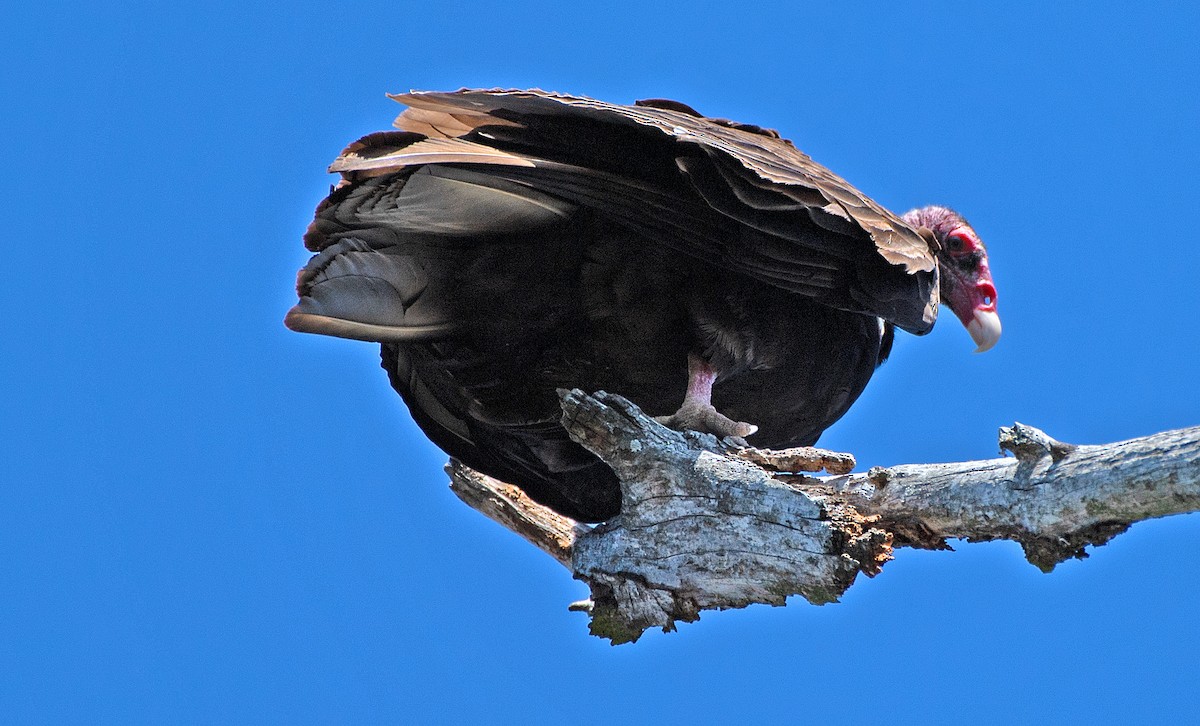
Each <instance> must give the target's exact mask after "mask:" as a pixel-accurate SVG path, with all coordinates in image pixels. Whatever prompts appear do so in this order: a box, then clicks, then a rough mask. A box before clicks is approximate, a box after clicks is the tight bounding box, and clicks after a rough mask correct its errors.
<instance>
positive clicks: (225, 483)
mask: <svg viewBox="0 0 1200 726" xmlns="http://www.w3.org/2000/svg"><path fill="white" fill-rule="evenodd" d="M29 5H31V4H25V6H24V7H21V8H15V7H14V8H10V9H9V10H7V11H6V13H5V14H6V19H5V22H4V26H5V27H4V28H2V29H0V40H3V42H2V43H0V98H3V104H2V113H0V144H2V148H3V163H4V167H5V173H4V181H3V184H4V192H3V200H4V210H5V225H4V227H3V229H4V241H3V246H2V247H0V249H2V251H3V263H2V264H3V280H2V281H0V310H2V315H3V318H2V319H3V343H2V344H0V345H2V346H3V355H2V356H0V381H3V388H2V389H0V390H2V396H0V447H2V448H0V720H3V721H12V722H59V723H63V722H75V723H100V722H107V723H138V722H155V723H163V722H209V723H214V722H229V723H236V722H240V723H311V722H318V723H349V722H359V723H362V722H391V723H403V722H408V723H422V722H451V723H452V722H475V723H517V722H522V723H527V722H533V723H538V722H544V723H568V722H573V721H593V720H595V721H599V720H609V719H612V720H618V719H619V720H627V721H633V722H636V721H640V720H648V719H655V720H656V721H658V722H663V723H670V722H675V721H685V722H688V723H697V722H716V721H724V722H733V721H735V720H736V721H742V722H750V721H764V720H766V719H768V718H770V719H773V720H775V721H777V722H778V721H781V720H784V722H808V721H814V722H815V721H826V720H829V719H836V720H837V721H838V722H843V721H850V720H853V721H870V720H887V721H894V722H898V723H914V722H922V723H939V722H970V723H1005V722H1011V721H1012V720H1013V719H1018V720H1023V719H1034V720H1039V721H1044V720H1050V719H1054V720H1057V721H1066V722H1076V721H1087V722H1092V723H1104V722H1129V721H1130V720H1131V719H1140V718H1150V719H1159V720H1161V719H1165V718H1179V719H1183V720H1187V719H1188V717H1189V714H1191V715H1192V716H1194V715H1195V710H1196V701H1195V698H1196V687H1197V682H1198V676H1200V665H1198V661H1197V655H1196V653H1197V651H1198V649H1200V633H1198V627H1200V626H1198V625H1197V618H1196V615H1195V610H1196V607H1197V594H1198V586H1200V564H1197V561H1196V558H1195V556H1194V552H1195V541H1196V538H1197V536H1200V518H1197V516H1196V515H1192V516H1179V517H1173V518H1169V519H1165V520H1159V521H1154V522H1148V523H1142V524H1138V525H1136V526H1134V527H1133V529H1132V530H1131V531H1130V532H1129V533H1127V534H1125V535H1122V536H1121V537H1119V538H1117V539H1116V540H1115V541H1113V542H1112V543H1111V544H1110V545H1108V546H1106V547H1103V548H1100V549H1098V550H1096V551H1095V552H1094V554H1093V556H1092V557H1091V559H1089V560H1087V561H1084V562H1075V561H1072V562H1069V563H1067V564H1065V565H1063V566H1061V567H1060V568H1059V569H1058V570H1057V571H1056V572H1055V573H1054V574H1052V575H1043V574H1042V573H1040V572H1038V571H1037V570H1036V569H1035V568H1033V567H1032V566H1030V565H1028V564H1026V563H1025V562H1024V561H1023V559H1022V557H1021V554H1020V551H1019V548H1018V547H1017V546H1016V545H1013V544H1010V543H994V544H977V545H969V544H965V543H961V544H960V545H959V548H958V549H959V551H957V552H955V553H946V552H939V553H929V552H916V551H908V550H905V551H901V552H900V553H899V555H898V557H897V559H896V560H895V561H894V562H892V563H891V564H889V565H888V566H887V567H886V568H885V570H884V572H883V574H882V575H881V576H880V577H878V578H876V579H874V580H863V581H860V582H859V583H858V584H857V585H856V586H855V587H853V588H852V589H851V590H850V591H849V593H848V594H847V595H846V597H845V598H844V601H843V602H842V603H841V604H836V605H829V606H825V607H820V608H817V607H812V606H809V605H807V604H806V603H804V602H802V601H799V600H793V602H792V603H791V604H790V605H789V606H788V607H787V608H767V607H755V608H751V609H749V610H743V611H731V612H723V613H706V614H705V615H704V616H703V619H702V620H701V621H700V622H699V623H695V624H691V625H684V626H682V627H681V628H680V631H679V632H677V633H674V634H670V635H663V634H661V633H658V632H653V633H650V634H648V635H647V636H646V637H645V638H644V639H643V640H642V641H641V642H639V643H638V644H636V645H633V646H623V647H620V648H612V647H610V646H609V645H607V643H606V642H604V641H600V640H597V639H594V638H591V637H589V636H588V635H587V634H586V622H585V617H584V616H582V615H579V614H576V613H569V612H567V610H566V605H567V604H568V603H569V602H571V601H572V600H575V599H578V598H580V597H582V596H584V595H585V590H584V588H583V586H582V585H581V584H580V583H577V582H575V581H573V580H572V579H571V578H570V577H569V576H568V575H567V573H566V572H565V571H564V570H562V569H561V568H560V567H559V566H558V565H557V564H555V563H554V562H552V561H551V560H550V559H549V558H547V557H546V556H544V555H542V554H541V553H540V552H538V551H536V550H534V549H533V548H532V547H529V546H527V545H526V544H524V543H523V542H522V541H520V540H518V539H517V538H516V537H515V536H513V535H511V534H510V533H508V532H506V531H504V530H502V529H501V528H500V527H498V526H497V525H494V524H492V523H491V522H489V521H487V520H486V519H484V518H483V517H481V516H480V515H478V514H476V513H475V512H473V511H472V510H469V509H468V508H466V507H465V506H463V505H462V504H460V503H459V502H458V501H457V500H456V499H455V498H454V496H453V495H452V494H451V493H450V492H449V490H448V489H447V487H446V477H445V476H444V474H443V473H442V471H441V466H442V464H443V463H444V460H445V457H444V456H443V455H442V454H441V453H440V452H438V451H437V450H436V449H435V448H433V447H432V446H431V445H430V444H428V443H427V442H425V441H424V440H423V439H422V437H421V436H420V435H419V433H418V432H417V430H416V428H415V426H414V425H413V424H412V422H411V421H410V419H409V417H408V415H407V413H406V412H405V410H404V408H403V406H402V405H401V403H400V401H399V400H398V399H397V398H396V397H395V396H394V395H393V394H392V392H391V391H390V389H389V388H388V385H387V381H386V378H385V376H384V374H383V372H382V371H380V370H379V369H378V363H377V353H376V349H375V346H372V345H368V344H363V343H355V342H350V341H340V340H329V339H322V338H318V337H311V336H301V335H296V334H293V333H289V332H288V331H286V330H285V329H284V328H283V326H282V324H281V322H280V321H281V319H282V316H283V314H284V312H285V311H286V310H287V308H288V307H289V306H290V305H291V303H292V300H293V290H292V283H293V280H294V277H293V276H294V272H295V270H296V269H297V268H299V267H300V266H301V265H303V264H304V262H305V260H306V258H307V253H306V252H305V251H304V250H303V248H302V247H301V245H300V235H301V233H302V231H303V229H304V226H305V225H306V224H307V222H308V220H309V218H310V215H311V211H312V208H313V207H314V206H315V205H316V203H317V202H318V201H319V200H320V199H321V198H322V197H323V196H324V194H325V193H326V191H327V190H328V185H329V183H330V182H331V179H330V178H329V177H327V176H326V175H325V173H324V167H325V165H326V164H328V163H329V161H331V160H332V158H333V157H334V155H335V154H336V153H337V152H338V151H339V150H340V149H341V147H342V146H343V145H344V144H345V143H346V142H348V141H350V140H352V139H354V138H356V137H357V136H359V135H361V134H364V133H367V132H370V131H375V130H379V129H384V128H387V127H388V126H389V124H390V122H391V119H392V117H393V116H394V114H395V113H396V112H397V111H398V110H399V107H398V106H396V105H395V104H393V103H392V102H390V101H388V100H387V99H386V98H385V97H384V95H383V94H384V92H385V91H401V90H406V89H408V88H423V89H453V88H457V87H459V86H464V85H465V86H509V87H526V86H540V87H543V88H547V89H553V90H561V91H569V92H574V93H582V94H588V95H593V96H597V97H601V98H604V99H607V100H613V101H625V102H629V101H632V100H633V99H636V98H641V97H650V96H659V97H662V96H665V97H675V98H679V99H682V100H685V101H687V102H689V103H691V104H693V105H694V106H695V107H697V108H698V109H700V110H701V111H703V112H705V113H708V114H711V115H719V116H728V117H733V118H737V119H741V120H745V121H751V122H755V123H759V124H762V125H766V126H771V127H776V128H779V129H781V130H782V131H783V132H784V133H785V135H786V136H788V137H790V138H792V139H794V140H795V141H796V142H797V143H798V145H799V146H800V147H801V148H803V149H805V150H806V151H808V152H809V153H810V154H811V155H812V156H814V157H815V158H816V159H817V160H818V161H821V162H823V163H825V164H826V165H828V166H830V167H832V168H833V169H834V170H835V171H837V172H838V173H840V174H842V175H843V176H845V177H847V178H848V179H850V181H851V182H852V183H854V184H855V185H856V186H858V187H859V188H860V189H862V190H864V191H866V192H867V193H868V194H871V195H873V196H874V197H875V198H876V199H878V200H879V201H880V202H881V203H883V204H885V205H887V206H889V207H891V208H893V209H896V210H900V211H902V210H904V209H907V208H908V207H910V206H915V205H918V204H924V203H929V202H943V203H949V204H952V205H954V206H956V207H957V208H959V209H961V210H962V211H963V212H964V213H965V214H967V215H968V217H969V218H970V219H971V220H972V221H973V223H974V224H975V226H976V227H977V228H978V230H979V231H980V233H981V234H982V235H983V237H984V239H985V240H986V241H987V242H988V243H989V246H990V249H991V253H992V268H993V270H994V273H995V277H996V282H997V284H998V286H999V289H1000V295H999V302H1000V310H1001V313H1002V315H1003V318H1004V323H1005V334H1004V339H1003V341H1002V342H1001V344H1000V345H999V346H998V347H997V348H996V349H995V350H994V351H993V352H991V353H989V354H987V355H985V356H973V355H971V354H970V350H971V347H972V346H971V344H970V341H969V339H968V338H967V336H966V334H965V332H964V331H963V330H962V329H961V327H960V326H958V325H957V324H955V322H954V320H953V318H952V317H950V316H947V317H946V320H945V321H944V322H945V324H943V325H941V326H939V327H938V329H937V330H936V331H935V332H934V333H933V334H932V335H931V336H929V337H927V338H924V339H915V338H912V337H908V336H905V337H903V338H902V339H901V340H900V341H899V343H898V345H897V349H896V352H895V354H894V356H893V360H892V361H891V362H890V363H888V364H887V366H885V368H884V369H883V370H882V371H881V372H880V373H879V374H878V375H877V376H876V378H875V380H874V381H873V382H872V384H871V386H870V387H869V389H868V391H867V393H866V394H865V395H864V396H863V398H862V400H861V401H860V403H859V404H858V405H857V406H856V407H855V408H854V409H853V410H852V411H851V413H850V414H849V415H848V416H847V417H846V418H845V419H844V421H842V422H841V423H839V424H838V425H837V426H836V427H835V428H833V429H832V430H830V431H829V433H828V435H827V436H826V438H825V439H824V440H823V443H825V444H827V445H828V446H830V447H833V448H838V449H845V450H850V451H854V452H855V453H857V454H858V456H859V460H860V462H862V464H863V465H864V466H869V465H874V464H894V463H902V462H930V461H946V460H963V459H970V458H987V457H991V456H993V455H995V454H996V445H995V436H996V428H997V427H998V426H1000V425H1003V424H1007V423H1010V422H1012V421H1013V420H1020V421H1023V422H1027V423H1031V424H1035V425H1038V426H1040V427H1042V428H1044V429H1046V430H1047V431H1048V432H1049V433H1051V434H1052V435H1054V436H1056V437H1058V438H1061V439H1063V440H1066V441H1072V442H1080V443H1099V442H1107V441H1113V440H1119V439H1124V438H1130V437H1134V436H1139V435H1144V434H1150V433H1154V432H1157V431H1161V430H1165V429H1169V428H1176V427H1182V426H1189V425H1196V424H1200V390H1198V388H1200V387H1198V385H1197V380H1196V373H1197V365H1198V363H1197V360H1198V355H1197V354H1198V353H1200V344H1198V342H1197V330H1196V310H1195V300H1196V294H1197V293H1196V269H1197V262H1198V261H1200V252H1198V251H1197V250H1198V246H1197V241H1196V225H1195V220H1196V219H1197V216H1198V213H1200V185H1198V184H1197V182H1196V169H1197V167H1198V165H1200V101H1198V98H1200V94H1198V93H1197V77H1198V74H1200V43H1197V40H1196V37H1197V29H1198V28H1200V17H1198V16H1197V11H1196V10H1194V9H1193V8H1194V7H1195V6H1194V4H1192V3H1182V2H1180V3H1155V4H1149V5H1145V6H1142V7H1136V8H1135V7H1134V5H1131V4H1129V3H1108V4H1104V3H1090V4H1084V3H1053V4H1051V3H1040V2H1037V3H1035V2H1009V3H1000V4H993V5H994V7H984V4H982V3H980V4H976V5H975V6H974V7H973V8H972V9H970V10H963V9H961V8H960V7H959V6H961V5H962V3H950V2H944V3H937V2H921V3H892V2H888V3H885V2H865V3H854V4H853V7H845V6H848V5H851V4H849V3H825V4H821V5H820V6H816V5H811V4H809V3H797V2H759V3H706V2H693V3H651V2H626V1H623V0H622V1H618V2H607V3H595V4H589V5H587V6H586V7H587V8H588V9H578V8H572V7H568V6H567V5H566V4H564V3H562V2H559V1H554V2H551V1H542V0H538V1H536V2H520V3H517V2H510V3H500V2H495V3H483V2H480V3H470V2H445V3H438V2H424V3H410V2H377V3H359V2H342V3H330V4H327V3H304V2H300V3H294V2H287V3H284V2H239V3H234V2H201V3H193V4H190V5H188V6H187V7H182V6H176V5H174V4H162V3H149V2H125V3H115V4H107V3H104V4H102V3H83V4H81V3H60V2H46V3H40V4H39V5H40V6H41V7H40V8H39V9H33V8H31V7H29ZM1051 6H1052V7H1051ZM581 7H582V6H581Z"/></svg>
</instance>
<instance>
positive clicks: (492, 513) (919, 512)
mask: <svg viewBox="0 0 1200 726" xmlns="http://www.w3.org/2000/svg"><path fill="white" fill-rule="evenodd" d="M561 394H562V396H561V397H562V404H563V425H564V426H565V427H566V429H567V431H568V432H569V433H570V435H571V437H572V438H573V439H575V440H576V441H578V442H579V443H580V444H582V445H583V446H585V447H587V448H588V449H589V450H591V451H592V452H594V453H595V454H596V455H597V456H599V457H600V458H601V459H603V460H604V461H605V462H606V463H608V464H609V465H610V466H612V468H613V470H614V471H616V473H617V476H618V477H619V478H620V479H621V482H622V495H623V496H622V509H621V515H620V516H618V517H617V518H615V519H613V520H611V521H609V522H606V523H605V524H602V525H598V526H596V527H591V528H589V527H587V526H584V525H580V524H576V523H575V522H572V521H571V520H569V519H565V518H563V517H560V516H559V515H557V514H554V513H553V512H550V511H549V510H547V509H545V508H544V507H541V506H539V505H537V504H535V503H533V502H532V501H530V500H529V499H528V498H527V497H525V496H524V495H523V494H522V493H521V492H520V490H518V489H516V488H515V487H511V486H509V485H507V484H502V483H500V482H496V481H495V480H492V479H489V478H488V477H486V476H483V475H481V474H479V473H477V472H474V471H472V470H470V469H468V468H466V467H464V466H462V465H460V464H457V463H452V464H451V466H450V467H449V469H448V471H449V473H450V475H451V479H452V485H451V486H452V488H453V489H454V491H455V492H456V493H457V494H458V495H459V497H460V498H462V499H463V500H464V501H465V502H467V504H469V505H470V506H472V507H474V508H476V509H478V510H480V511H481V512H483V513H484V514H486V515H488V516H489V517H491V518H492V519H494V520H496V521H498V522H500V523H501V524H503V525H504V526H505V527H507V528H509V529H512V530H513V531H515V532H517V533H519V534H521V535H522V536H523V537H525V538H526V539H527V540H529V541H530V542H533V543H534V544H535V545H537V546H538V547H540V548H541V549H543V550H544V551H546V552H547V553H549V554H550V555H552V556H554V557H555V558H556V559H558V561H559V562H561V563H563V564H564V565H565V566H567V567H568V568H569V569H570V570H571V571H572V573H573V574H574V575H575V577H576V578H578V579H580V580H583V581H584V582H586V583H587V584H588V586H589V587H590V588H591V593H592V597H591V600H590V601H585V602H584V603H577V604H576V605H574V606H573V607H574V608H575V609H584V610H588V611H589V612H590V614H591V617H592V621H591V631H592V633H593V634H595V635H599V636H602V637H606V638H609V639H611V640H612V642H613V643H623V642H631V641H634V640H636V639H637V638H638V637H639V636H640V635H641V633H642V632H643V631H644V630H646V629H647V628H651V627H662V628H663V629H665V630H670V629H672V628H673V625H674V623H675V622H676V621H679V620H682V621H685V622H686V621H692V620H696V619H698V618H699V616H700V611H702V610H710V609H726V608H739V607H745V606H746V605H749V604H751V603H770V604H773V605H782V604H784V602H785V600H786V599H787V597H788V596H790V595H794V594H799V595H802V596H803V597H804V598H805V599H806V600H808V601H809V602H811V603H815V604H823V603H827V602H833V601H836V600H837V598H838V597H839V596H841V594H842V593H843V592H845V591H846V589H847V588H848V587H850V585H851V584H853V583H854V580H855V578H856V577H857V576H858V573H860V572H862V573H864V574H866V575H869V576H874V575H875V574H877V573H878V572H879V571H880V568H881V567H882V566H883V565H884V563H886V562H887V561H888V560H890V559H891V557H892V549H893V548H894V547H899V546H907V547H921V548H935V549H944V548H946V547H947V545H946V539H947V538H966V539H968V540H971V541H985V540H995V539H1007V540H1014V541H1016V542H1019V543H1020V544H1021V546H1022V547H1023V548H1024V550H1025V555H1026V558H1027V559H1028V560H1029V561H1030V562H1032V563H1033V564H1034V565H1037V566H1038V567H1039V568H1041V569H1042V570H1044V571H1047V572H1048V571H1050V570H1052V569H1053V568H1054V566H1055V565H1056V564H1058V563H1059V562H1062V561H1064V560H1066V559H1069V558H1072V557H1078V558H1082V557H1085V556H1086V554H1085V552H1084V548H1085V547H1086V546H1087V545H1102V544H1104V543H1105V542H1107V541H1108V540H1109V539H1111V538H1112V537H1114V536H1116V535H1117V534H1120V533H1121V532H1123V531H1125V530H1126V529H1128V528H1129V526H1130V524H1132V523H1133V522H1137V521H1141V520H1144V519H1151V518H1154V517H1162V516H1166V515H1168V514H1180V513H1184V512H1192V511H1197V510H1200V427H1196V428H1190V429H1181V430H1178V431H1168V432H1165V433H1161V434H1156V435H1154V436H1147V437H1144V438H1139V439H1132V440H1130V441H1124V442H1120V443H1115V444H1108V445H1103V446H1074V445H1071V444H1063V443H1061V442H1058V441H1055V440H1054V439H1052V438H1050V437H1049V436H1047V435H1046V434H1045V433H1043V432H1041V431H1039V430H1037V429H1035V428H1032V427H1030V426H1025V425H1023V424H1015V425H1014V426H1013V427H1011V428H1004V429H1001V431H1000V445H1001V447H1002V449H1004V450H1008V451H1011V452H1012V453H1013V454H1014V455H1015V457H1016V458H1002V459H992V460H988V461H971V462H961V463H948V464H906V465H901V466H893V467H888V468H881V467H875V468H873V469H871V470H870V471H868V472H867V473H865V474H844V472H847V471H849V470H850V469H852V468H853V467H854V462H853V459H852V458H850V459H848V458H847V457H846V455H844V454H834V453H832V452H824V451H821V450H818V449H795V450H789V451H786V452H770V451H759V450H754V449H750V450H745V449H741V450H739V449H737V448H735V447H732V446H730V445H728V444H726V443H724V442H720V441H717V440H716V439H715V438H714V437H712V436H708V435H705V434H697V433H695V432H679V431H673V430H671V429H668V428H665V427H663V426H662V425H660V424H658V423H657V422H655V421H654V420H653V419H651V418H649V417H647V416H645V415H643V414H642V413H641V411H640V410H638V408H637V407H636V406H634V405H633V404H632V403H630V402H629V401H626V400H625V399H623V398H621V397H620V396H615V395H612V394H606V393H603V392H600V393H597V394H595V395H590V396H589V395H587V394H584V393H583V392H581V391H563V392H561ZM821 468H825V469H827V470H828V471H831V472H842V474H841V475H835V476H824V477H813V476H806V475H804V474H801V473H799V472H803V471H810V472H811V471H819V470H820V469H821Z"/></svg>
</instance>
